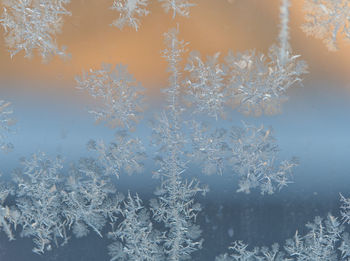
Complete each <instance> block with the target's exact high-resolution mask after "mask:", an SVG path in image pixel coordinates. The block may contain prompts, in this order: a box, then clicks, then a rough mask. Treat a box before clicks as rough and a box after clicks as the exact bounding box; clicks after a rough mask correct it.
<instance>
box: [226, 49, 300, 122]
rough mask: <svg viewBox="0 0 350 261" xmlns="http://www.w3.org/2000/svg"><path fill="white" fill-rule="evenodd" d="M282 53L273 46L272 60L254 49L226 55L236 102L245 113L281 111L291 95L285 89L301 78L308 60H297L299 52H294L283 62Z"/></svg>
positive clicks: (270, 54)
mask: <svg viewBox="0 0 350 261" xmlns="http://www.w3.org/2000/svg"><path fill="white" fill-rule="evenodd" d="M279 55H280V49H279V48H277V47H276V46H273V47H271V48H270V51H269V57H268V58H269V60H267V59H266V57H265V56H264V55H263V54H255V51H249V52H245V53H242V54H240V53H239V54H237V55H236V56H234V55H233V54H232V53H230V54H229V55H228V56H227V58H226V63H227V65H228V67H229V71H230V72H229V74H230V82H229V84H230V86H231V90H232V93H231V95H232V98H233V102H234V105H238V108H239V110H240V111H242V112H243V113H244V114H247V115H249V114H252V115H255V116H259V115H261V114H263V113H264V114H275V113H279V112H280V111H281V105H282V103H283V102H285V101H286V100H287V99H288V98H287V96H286V91H287V90H288V89H289V88H290V87H291V86H293V85H294V84H295V83H300V82H301V81H302V78H301V76H302V75H303V74H305V73H306V68H307V66H306V63H305V62H303V61H298V60H297V58H298V57H299V56H298V55H295V56H288V57H287V59H286V60H285V61H284V64H283V65H282V63H281V60H280V58H279Z"/></svg>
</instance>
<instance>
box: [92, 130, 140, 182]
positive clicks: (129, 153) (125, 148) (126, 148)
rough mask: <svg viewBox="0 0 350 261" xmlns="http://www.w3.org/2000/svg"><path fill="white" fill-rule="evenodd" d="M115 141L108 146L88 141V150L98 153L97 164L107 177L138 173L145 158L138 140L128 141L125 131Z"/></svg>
mask: <svg viewBox="0 0 350 261" xmlns="http://www.w3.org/2000/svg"><path fill="white" fill-rule="evenodd" d="M115 136H116V141H115V142H111V143H110V144H109V145H108V146H106V145H105V143H104V142H103V141H99V142H98V143H96V142H95V141H93V140H91V141H89V144H88V148H89V149H90V150H93V151H96V152H97V153H98V158H99V162H100V163H101V164H102V166H103V167H104V168H105V173H106V174H107V175H115V176H117V177H119V175H120V173H121V172H122V171H125V172H126V173H128V174H132V173H134V172H136V173H139V172H141V171H142V169H143V163H142V162H143V160H144V159H145V158H146V155H145V153H144V147H143V146H142V143H141V141H140V140H139V139H138V138H135V139H132V138H130V139H128V138H127V134H126V132H125V131H119V132H118V133H117V134H116V135H115Z"/></svg>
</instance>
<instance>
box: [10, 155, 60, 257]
mask: <svg viewBox="0 0 350 261" xmlns="http://www.w3.org/2000/svg"><path fill="white" fill-rule="evenodd" d="M22 164H23V166H24V168H23V170H22V171H19V172H18V173H17V176H15V178H14V181H15V182H16V184H17V190H16V193H17V200H16V201H17V207H18V209H19V211H20V213H21V216H20V220H19V222H18V223H19V225H20V226H21V227H22V231H21V236H23V237H33V238H34V239H33V242H34V244H35V248H34V249H33V252H35V253H38V254H41V253H44V252H45V251H46V250H51V249H52V244H53V242H55V244H56V245H58V239H59V238H61V239H63V243H65V242H66V240H67V236H66V230H65V224H64V220H63V219H62V217H61V215H60V213H61V199H60V192H59V190H58V188H59V185H60V184H61V182H62V180H61V177H60V174H61V173H60V171H61V169H62V160H61V159H60V158H56V159H54V160H52V159H50V158H48V157H47V156H46V155H45V154H44V153H42V152H39V153H37V154H33V155H32V158H31V159H24V160H23V162H22Z"/></svg>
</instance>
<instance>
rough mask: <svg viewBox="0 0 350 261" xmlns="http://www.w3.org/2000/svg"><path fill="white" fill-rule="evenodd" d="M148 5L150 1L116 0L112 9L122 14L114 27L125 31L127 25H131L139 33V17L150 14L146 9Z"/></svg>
mask: <svg viewBox="0 0 350 261" xmlns="http://www.w3.org/2000/svg"><path fill="white" fill-rule="evenodd" d="M147 5H148V0H114V2H113V6H112V7H111V9H113V10H117V11H118V12H119V13H120V14H119V18H118V19H117V20H115V21H114V22H113V23H112V25H114V26H116V27H118V28H119V29H123V28H124V26H125V25H129V26H131V27H133V28H135V30H136V31H137V30H138V29H139V26H140V20H139V18H138V17H141V16H146V15H148V13H149V11H148V10H147V9H146V7H147ZM136 16H137V17H136Z"/></svg>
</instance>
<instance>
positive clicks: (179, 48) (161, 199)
mask: <svg viewBox="0 0 350 261" xmlns="http://www.w3.org/2000/svg"><path fill="white" fill-rule="evenodd" d="M177 35H178V30H176V29H173V30H170V31H169V32H168V33H167V34H165V43H166V45H167V49H166V50H165V51H163V54H164V57H165V58H166V59H167V60H168V62H169V71H170V73H171V76H170V81H169V85H170V86H169V88H168V89H166V90H165V93H166V94H167V100H168V102H169V104H168V108H169V112H168V116H167V114H166V113H163V114H162V116H161V117H159V121H158V125H157V126H155V127H154V129H153V133H154V137H155V142H156V144H157V145H158V146H160V149H159V153H158V157H157V161H158V163H159V165H160V168H159V169H158V170H157V171H156V172H155V174H156V176H157V177H160V178H161V185H160V187H159V188H158V189H157V190H156V192H155V194H156V195H157V196H158V197H157V198H156V199H154V200H152V201H151V210H152V212H153V217H154V219H155V220H156V221H158V222H162V223H163V224H164V226H165V227H166V228H167V231H166V232H165V239H164V243H163V249H164V253H165V256H166V257H167V258H166V260H174V261H175V260H186V259H190V258H191V253H192V252H194V251H196V250H198V249H199V248H201V245H202V240H201V239H199V237H200V232H201V231H200V229H199V227H198V226H197V225H195V224H194V221H195V218H196V215H197V213H198V211H200V205H199V204H198V203H195V202H194V197H195V195H196V194H197V193H199V192H202V193H205V192H206V191H207V189H206V188H202V187H201V186H199V184H198V182H196V181H195V180H193V179H192V180H191V181H187V180H185V179H184V178H183V174H184V172H185V171H186V168H187V166H186V163H187V161H186V159H185V155H184V150H183V148H184V145H185V144H186V139H185V137H184V134H183V132H182V129H181V113H182V112H183V108H182V107H181V105H180V104H179V94H180V86H181V85H180V73H179V70H178V68H179V61H180V59H181V53H183V52H184V42H183V41H179V40H178V38H177Z"/></svg>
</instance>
